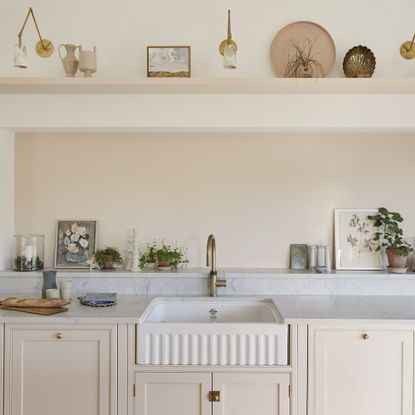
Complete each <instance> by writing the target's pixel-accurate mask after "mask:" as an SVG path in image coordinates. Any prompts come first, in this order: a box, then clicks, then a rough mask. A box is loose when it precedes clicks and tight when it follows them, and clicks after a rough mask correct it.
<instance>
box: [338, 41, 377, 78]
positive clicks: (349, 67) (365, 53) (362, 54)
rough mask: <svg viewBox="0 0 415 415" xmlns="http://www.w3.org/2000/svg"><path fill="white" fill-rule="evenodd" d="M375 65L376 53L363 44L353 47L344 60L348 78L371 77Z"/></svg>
mask: <svg viewBox="0 0 415 415" xmlns="http://www.w3.org/2000/svg"><path fill="white" fill-rule="evenodd" d="M375 67H376V58H375V55H374V54H373V52H372V51H371V50H370V49H369V48H367V47H366V46H362V45H359V46H355V47H353V48H351V49H350V50H349V51H348V52H347V53H346V56H345V57H344V60H343V71H344V74H345V75H346V76H347V78H371V76H372V75H373V72H375Z"/></svg>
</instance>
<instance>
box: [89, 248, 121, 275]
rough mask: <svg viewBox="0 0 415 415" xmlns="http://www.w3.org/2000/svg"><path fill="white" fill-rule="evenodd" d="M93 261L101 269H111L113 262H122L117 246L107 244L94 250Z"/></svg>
mask: <svg viewBox="0 0 415 415" xmlns="http://www.w3.org/2000/svg"><path fill="white" fill-rule="evenodd" d="M95 261H96V263H97V264H98V265H99V266H100V267H101V269H103V270H113V269H114V264H122V257H121V254H120V252H119V251H118V249H117V248H113V247H112V246H107V247H106V248H105V249H101V250H98V251H97V252H95Z"/></svg>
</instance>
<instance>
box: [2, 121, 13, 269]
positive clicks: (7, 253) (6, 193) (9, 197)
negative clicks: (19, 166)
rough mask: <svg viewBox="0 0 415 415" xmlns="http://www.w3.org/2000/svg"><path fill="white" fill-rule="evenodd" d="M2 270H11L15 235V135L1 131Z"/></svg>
mask: <svg viewBox="0 0 415 415" xmlns="http://www.w3.org/2000/svg"><path fill="white" fill-rule="evenodd" d="M0 195H1V197H0V270H4V269H10V268H11V257H12V247H13V233H14V133H13V132H11V131H8V130H2V129H0Z"/></svg>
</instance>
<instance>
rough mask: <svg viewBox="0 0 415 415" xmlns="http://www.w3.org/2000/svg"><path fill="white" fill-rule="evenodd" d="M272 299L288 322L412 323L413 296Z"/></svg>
mask: <svg viewBox="0 0 415 415" xmlns="http://www.w3.org/2000/svg"><path fill="white" fill-rule="evenodd" d="M271 298H272V299H273V301H274V303H275V305H276V306H277V308H278V310H279V312H280V313H281V315H282V316H283V319H284V322H285V323H287V324H318V323H323V324H328V323H343V324H344V323H383V324H390V323H394V324H399V323H401V324H414V325H415V296H394V295H390V296H388V295H369V296H366V295H281V296H272V297H271Z"/></svg>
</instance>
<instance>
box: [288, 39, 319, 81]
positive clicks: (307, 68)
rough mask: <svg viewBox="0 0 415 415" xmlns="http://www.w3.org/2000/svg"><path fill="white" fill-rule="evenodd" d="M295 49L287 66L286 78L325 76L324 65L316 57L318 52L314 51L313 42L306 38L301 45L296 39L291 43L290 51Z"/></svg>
mask: <svg viewBox="0 0 415 415" xmlns="http://www.w3.org/2000/svg"><path fill="white" fill-rule="evenodd" d="M292 49H294V54H293V55H291V56H290V53H289V58H288V63H287V66H286V68H285V73H284V77H286V78H312V77H313V75H314V76H315V77H317V78H318V77H319V76H324V67H323V65H322V64H321V63H320V62H319V61H318V60H317V59H316V58H315V56H316V54H313V53H312V49H313V42H312V41H311V40H310V39H305V40H304V42H303V45H302V46H300V45H299V44H298V43H296V42H295V41H291V42H290V43H289V47H288V51H289V52H290V51H291V50H292Z"/></svg>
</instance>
